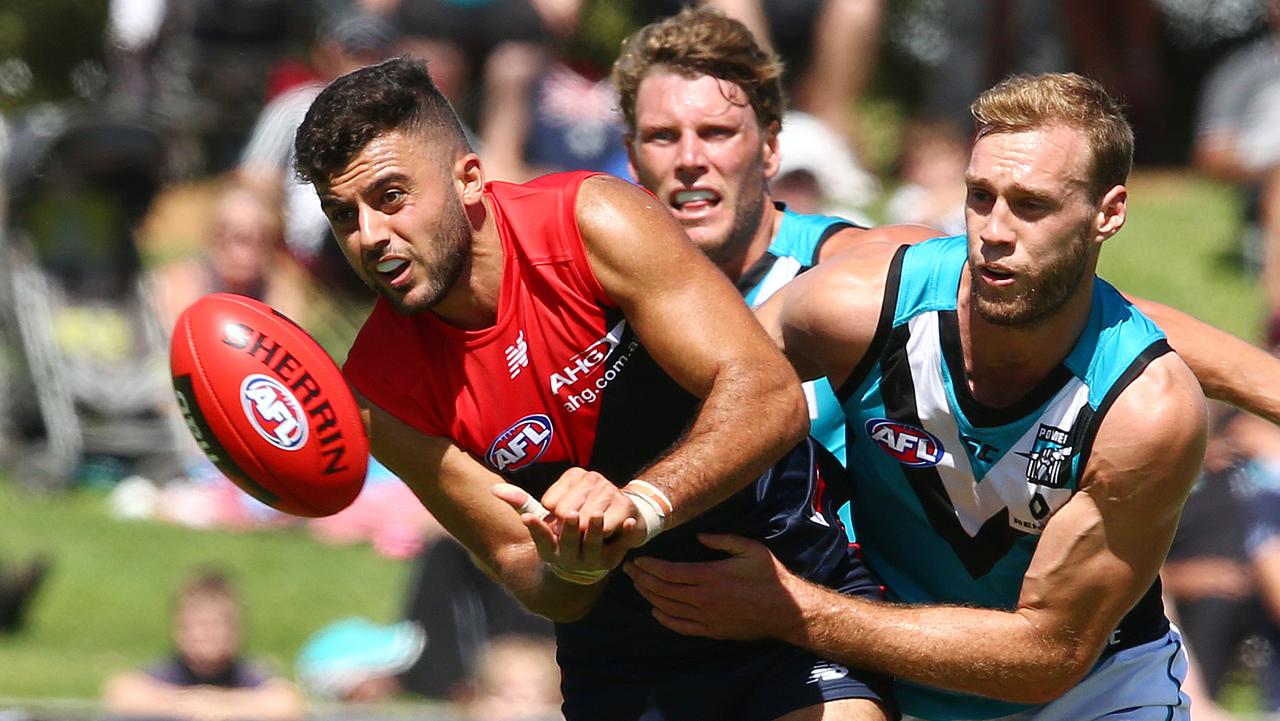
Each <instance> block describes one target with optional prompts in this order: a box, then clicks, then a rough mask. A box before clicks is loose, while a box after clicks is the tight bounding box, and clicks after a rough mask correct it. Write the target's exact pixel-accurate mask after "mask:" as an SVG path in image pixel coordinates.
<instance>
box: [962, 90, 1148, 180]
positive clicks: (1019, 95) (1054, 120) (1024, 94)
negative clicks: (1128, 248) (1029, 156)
mask: <svg viewBox="0 0 1280 721" xmlns="http://www.w3.org/2000/svg"><path fill="white" fill-rule="evenodd" d="M969 110H970V112H972V113H973V117H974V120H976V121H977V125H978V128H977V137H978V138H981V137H983V136H986V135H991V134H993V133H1014V132H1021V131H1025V130H1034V129H1038V128H1043V127H1045V126H1047V125H1058V124H1060V125H1066V126H1068V127H1071V128H1074V129H1076V130H1079V131H1081V132H1083V133H1084V135H1085V138H1086V139H1087V141H1088V143H1089V149H1090V151H1091V152H1092V157H1091V158H1090V163H1089V168H1088V171H1087V183H1088V189H1089V193H1090V195H1091V197H1092V198H1093V199H1094V200H1095V201H1096V200H1098V199H1100V198H1101V197H1102V196H1103V195H1104V194H1105V193H1106V192H1107V190H1109V189H1111V188H1112V187H1114V186H1116V185H1123V184H1124V183H1125V181H1126V180H1127V179H1128V177H1129V171H1130V170H1131V169H1132V168H1133V128H1132V127H1130V125H1129V121H1128V120H1126V119H1125V117H1124V113H1123V112H1122V111H1121V109H1120V104H1119V103H1117V102H1116V101H1115V99H1113V98H1112V97H1111V96H1110V95H1108V94H1107V91H1106V90H1105V89H1104V88H1103V87H1102V85H1101V84H1100V83H1098V82H1097V81H1096V80H1092V79H1090V78H1086V77H1084V76H1082V75H1077V74H1075V73H1043V74H1041V75H1014V76H1011V77H1008V78H1005V79H1004V80H1002V81H1000V82H999V83H997V84H996V85H995V87H992V88H991V89H989V90H987V91H986V92H984V93H983V94H982V95H980V96H978V99H977V100H975V101H973V104H972V105H970V106H969Z"/></svg>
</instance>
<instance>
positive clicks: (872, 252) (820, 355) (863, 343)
mask: <svg viewBox="0 0 1280 721" xmlns="http://www.w3.org/2000/svg"><path fill="white" fill-rule="evenodd" d="M882 230H883V229H876V230H869V231H864V233H863V235H864V237H863V238H862V240H861V241H860V242H859V243H857V244H856V245H854V246H852V247H850V248H848V249H846V250H845V251H843V252H841V253H839V254H837V255H835V256H834V257H832V258H830V259H827V260H824V261H822V262H821V263H819V264H818V265H817V266H816V267H815V268H814V269H813V270H810V271H808V272H806V273H804V274H802V275H801V276H799V277H798V278H796V279H795V280H793V281H792V282H791V283H789V284H788V285H787V287H786V288H784V289H783V291H782V292H779V293H778V294H776V295H775V296H774V298H772V299H770V300H769V302H768V303H766V304H765V305H764V306H762V307H761V308H760V309H759V311H758V312H757V316H758V317H759V318H760V322H761V323H763V324H764V326H765V328H766V330H768V331H769V333H770V335H771V336H773V338H774V340H775V342H777V343H778V345H779V346H780V347H781V348H782V349H783V351H784V353H786V355H787V357H788V358H789V359H790V360H791V362H792V364H793V365H794V366H795V367H796V370H797V371H798V372H799V373H800V374H801V375H802V376H805V377H818V376H827V377H828V378H830V379H831V381H832V383H837V382H838V381H840V380H843V379H844V378H846V377H847V376H848V375H849V373H850V372H851V371H852V370H853V368H854V367H855V366H857V364H858V363H859V361H860V360H861V359H862V356H863V355H864V354H865V353H866V351H867V349H868V348H869V347H870V346H871V343H872V341H873V339H874V338H875V334H876V329H877V328H878V327H879V325H880V321H881V315H882V312H881V311H882V306H883V304H884V298H885V288H886V286H887V284H888V282H889V275H890V268H891V266H892V264H893V259H894V257H895V255H896V254H897V253H898V252H899V249H900V248H902V247H903V246H902V243H901V242H899V241H900V239H899V238H897V237H896V236H895V235H894V234H893V233H885V232H881V231H882ZM890 310H892V309H890Z"/></svg>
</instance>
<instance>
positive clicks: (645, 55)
mask: <svg viewBox="0 0 1280 721" xmlns="http://www.w3.org/2000/svg"><path fill="white" fill-rule="evenodd" d="M655 69H656V70H659V71H666V72H672V73H676V74H679V75H683V76H686V77H691V78H692V77H696V76H698V75H709V76H711V77H713V78H720V79H722V80H728V81H729V82H732V83H735V84H737V85H738V86H739V87H741V88H742V90H743V91H744V92H745V93H746V95H747V99H748V101H749V102H750V103H751V109H752V110H754V111H755V114H756V120H758V121H759V122H760V127H762V128H767V127H769V126H770V125H773V124H774V123H781V122H782V113H783V110H784V109H785V105H786V98H785V96H784V94H783V91H782V61H781V60H779V59H778V56H777V55H775V54H773V53H771V52H769V51H768V50H765V49H764V48H762V47H760V44H759V43H757V42H756V39H755V36H753V35H752V34H751V31H750V30H748V29H747V26H745V25H743V24H742V23H740V22H738V21H737V20H734V19H732V18H730V17H727V16H725V15H724V14H723V13H721V12H719V11H717V10H712V9H708V8H686V9H684V10H682V11H680V12H679V13H677V14H675V15H672V16H671V17H668V18H665V19H663V20H660V21H658V22H655V23H651V24H649V25H646V26H644V27H642V28H640V29H639V30H637V31H636V32H635V33H634V34H633V35H631V37H628V38H627V39H626V40H624V41H623V42H622V52H621V54H619V55H618V59H617V61H616V62H614V64H613V86H614V87H615V88H616V89H617V90H618V104H619V106H620V107H621V110H622V115H623V118H624V119H625V120H626V122H627V129H628V131H629V132H632V133H634V132H635V129H636V93H637V91H639V89H640V83H641V81H643V80H644V79H645V77H647V76H648V75H649V73H651V72H653V71H654V70H655Z"/></svg>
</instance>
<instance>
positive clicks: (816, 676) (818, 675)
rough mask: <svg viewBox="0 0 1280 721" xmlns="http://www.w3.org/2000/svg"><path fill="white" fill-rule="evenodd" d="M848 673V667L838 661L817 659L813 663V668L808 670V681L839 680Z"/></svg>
mask: <svg viewBox="0 0 1280 721" xmlns="http://www.w3.org/2000/svg"><path fill="white" fill-rule="evenodd" d="M848 675H849V667H848V666H841V665H840V664H838V663H830V662H828V661H819V662H818V663H815V664H814V665H813V670H812V671H810V672H809V681H808V682H809V683H818V682H820V681H839V680H840V679H842V678H844V677H846V676H848Z"/></svg>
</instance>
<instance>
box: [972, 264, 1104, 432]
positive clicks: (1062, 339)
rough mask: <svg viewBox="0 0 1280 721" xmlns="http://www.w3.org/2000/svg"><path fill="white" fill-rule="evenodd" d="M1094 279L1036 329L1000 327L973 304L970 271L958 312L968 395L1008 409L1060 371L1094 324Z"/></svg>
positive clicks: (993, 406) (1090, 279)
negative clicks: (1088, 325)
mask: <svg viewBox="0 0 1280 721" xmlns="http://www.w3.org/2000/svg"><path fill="white" fill-rule="evenodd" d="M1092 281H1093V274H1092V273H1089V274H1087V281H1086V282H1084V283H1082V284H1081V287H1080V288H1079V289H1078V290H1077V292H1076V293H1075V294H1074V295H1073V296H1072V297H1071V299H1070V300H1068V301H1067V303H1066V304H1065V305H1063V306H1062V307H1061V308H1059V309H1058V310H1057V311H1055V312H1054V313H1053V314H1052V315H1050V316H1048V317H1046V318H1044V319H1042V320H1040V321H1037V322H1035V323H1033V324H1031V325H1023V326H1009V325H997V324H995V323H990V322H988V321H987V320H985V319H983V318H982V316H981V315H979V314H978V312H977V310H976V309H975V308H974V307H973V303H972V301H971V300H970V295H969V293H970V285H969V283H970V278H969V270H968V268H967V267H966V268H965V270H964V274H963V275H962V277H961V281H960V292H959V297H958V298H957V301H958V302H957V312H958V316H959V321H960V346H961V349H962V351H963V353H964V367H965V375H966V381H967V382H968V384H969V392H970V393H971V394H972V395H973V397H974V398H975V399H977V400H978V401H979V402H981V403H982V404H984V405H986V406H989V407H992V408H1003V407H1006V406H1010V405H1013V404H1015V403H1017V402H1018V401H1020V400H1022V399H1023V398H1024V397H1026V395H1027V394H1028V393H1030V392H1031V391H1032V390H1033V389H1035V388H1036V386H1037V385H1039V384H1040V383H1041V382H1042V381H1043V380H1044V379H1045V378H1046V377H1048V375H1049V374H1050V373H1051V372H1053V370H1054V369H1055V368H1057V367H1058V366H1059V365H1061V363H1062V361H1063V360H1064V359H1066V357H1067V355H1068V354H1069V353H1070V352H1071V349H1072V348H1073V347H1075V344H1076V340H1077V339H1079V337H1080V333H1081V332H1083V330H1084V327H1085V324H1086V323H1087V322H1088V320H1089V311H1090V308H1091V307H1092V304H1093V290H1092V289H1093V283H1092Z"/></svg>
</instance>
